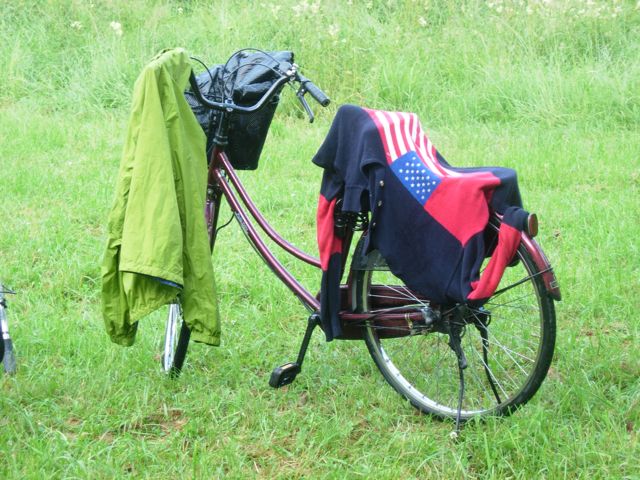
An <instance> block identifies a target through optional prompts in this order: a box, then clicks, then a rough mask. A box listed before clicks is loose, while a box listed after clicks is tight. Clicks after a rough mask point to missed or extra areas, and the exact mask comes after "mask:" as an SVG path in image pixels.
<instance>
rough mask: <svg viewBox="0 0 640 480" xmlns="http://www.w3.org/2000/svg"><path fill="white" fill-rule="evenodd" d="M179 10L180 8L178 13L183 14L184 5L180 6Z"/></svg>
mask: <svg viewBox="0 0 640 480" xmlns="http://www.w3.org/2000/svg"><path fill="white" fill-rule="evenodd" d="M177 10H178V15H182V14H183V13H184V8H182V7H178V8H177Z"/></svg>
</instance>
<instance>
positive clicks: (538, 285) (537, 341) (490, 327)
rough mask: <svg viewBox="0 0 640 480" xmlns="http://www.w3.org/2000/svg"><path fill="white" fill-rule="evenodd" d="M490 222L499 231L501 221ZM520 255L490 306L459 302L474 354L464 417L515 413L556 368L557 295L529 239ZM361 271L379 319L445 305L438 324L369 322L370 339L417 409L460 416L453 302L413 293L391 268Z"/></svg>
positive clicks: (359, 286)
mask: <svg viewBox="0 0 640 480" xmlns="http://www.w3.org/2000/svg"><path fill="white" fill-rule="evenodd" d="M490 228H493V229H495V230H497V228H498V225H497V224H492V225H491V226H490ZM517 259H518V260H519V261H517V262H516V261H514V262H512V264H511V265H512V266H511V267H509V268H507V270H506V271H505V274H504V276H503V278H502V281H501V283H500V285H499V286H498V288H497V290H496V292H497V293H496V294H495V295H494V297H492V298H490V299H489V300H488V301H487V302H486V303H485V305H484V306H483V307H482V308H477V309H474V308H468V307H464V308H460V306H457V307H453V308H458V309H459V310H458V311H461V312H464V313H463V314H462V315H459V316H458V317H457V318H456V320H455V324H456V325H457V327H458V328H460V330H459V333H460V335H461V345H462V349H463V351H464V353H465V356H466V359H467V368H466V369H465V370H464V377H465V389H464V397H463V403H462V408H461V412H460V413H461V416H460V418H461V420H463V421H464V420H468V419H470V418H472V417H476V416H482V415H508V414H510V413H511V412H512V411H513V410H514V409H515V408H517V407H518V406H520V405H523V404H525V403H526V402H527V401H528V400H529V399H531V397H532V396H533V395H534V394H535V393H536V391H537V390H538V388H539V387H540V385H541V383H542V381H543V380H544V378H545V376H546V374H547V371H548V370H549V366H550V364H551V360H552V357H553V350H554V344H555V330H556V325H555V311H554V305H553V300H552V299H551V298H550V297H549V296H548V294H547V292H546V290H545V287H544V284H543V281H542V279H541V277H540V275H539V273H540V272H539V270H538V268H537V266H536V264H535V263H534V262H533V260H532V259H531V255H530V254H529V252H528V251H527V249H526V248H525V246H524V244H520V246H519V247H518V250H517ZM354 273H355V275H354V278H355V289H354V291H355V292H360V293H359V296H360V297H361V298H360V302H361V303H360V306H361V307H360V309H361V310H362V311H363V312H364V313H369V314H371V315H373V316H374V317H373V318H376V316H377V317H381V316H382V315H383V314H384V313H385V312H388V313H398V312H400V311H404V312H414V314H415V312H416V311H422V312H433V311H434V310H433V309H438V308H441V309H442V311H438V314H439V315H441V318H439V320H437V321H436V322H435V323H433V324H432V326H431V327H427V326H421V325H410V324H409V323H410V322H408V321H407V322H406V324H404V325H396V326H393V327H392V329H391V330H390V328H389V326H388V325H386V326H382V325H380V324H378V323H376V321H375V320H372V321H369V322H368V323H367V326H366V332H365V341H366V344H367V347H368V349H369V353H370V354H371V356H372V358H373V360H374V362H375V364H376V365H377V367H378V369H379V370H380V372H381V373H382V375H383V376H384V378H385V379H386V380H387V382H388V383H389V384H391V386H393V388H394V389H395V390H396V391H397V392H398V393H400V394H401V395H402V396H404V397H405V398H406V399H408V400H409V402H410V403H411V404H412V405H413V406H414V407H416V408H418V409H419V410H421V411H423V412H425V413H429V414H432V415H435V416H437V417H441V418H455V417H456V416H457V414H458V400H459V397H458V395H459V391H460V390H459V389H460V384H459V372H458V357H457V355H456V354H455V353H454V351H453V349H452V348H451V347H450V346H449V344H448V342H449V338H450V337H449V335H448V334H447V328H446V325H444V326H443V322H445V321H446V320H445V317H446V314H447V311H446V308H445V307H437V306H434V305H432V304H431V303H430V302H429V301H428V300H427V299H424V298H422V297H421V296H420V295H417V294H415V293H414V292H412V291H411V290H410V289H408V288H407V287H406V286H405V285H404V284H403V283H402V281H400V280H399V279H398V278H397V277H395V276H394V275H393V274H391V272H389V271H388V269H385V268H376V269H368V270H364V271H359V272H354ZM508 287H510V288H508ZM450 311H451V310H450ZM438 324H439V326H438Z"/></svg>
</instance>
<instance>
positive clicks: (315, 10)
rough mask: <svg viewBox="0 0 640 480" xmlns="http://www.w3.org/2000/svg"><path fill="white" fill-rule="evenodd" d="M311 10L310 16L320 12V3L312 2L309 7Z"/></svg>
mask: <svg viewBox="0 0 640 480" xmlns="http://www.w3.org/2000/svg"><path fill="white" fill-rule="evenodd" d="M309 8H310V10H311V13H312V14H314V15H315V14H316V13H318V12H319V11H320V2H314V3H312V4H311V6H310V7H309Z"/></svg>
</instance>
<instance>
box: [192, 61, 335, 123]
mask: <svg viewBox="0 0 640 480" xmlns="http://www.w3.org/2000/svg"><path fill="white" fill-rule="evenodd" d="M281 65H282V66H283V67H285V68H282V67H281V69H280V73H281V76H280V78H278V79H277V80H276V81H275V82H274V83H273V85H271V87H269V90H267V91H266V92H265V93H264V95H263V96H262V97H261V98H260V100H258V101H257V102H256V103H255V104H254V105H252V106H250V107H245V106H242V105H237V104H235V103H234V102H233V99H231V98H230V99H227V100H226V101H225V102H215V101H211V100H209V99H207V98H206V97H205V96H204V95H203V94H202V91H201V90H200V87H199V86H198V81H197V80H196V76H195V74H194V73H193V71H191V74H190V75H189V84H190V85H191V90H193V93H194V95H195V97H196V99H197V100H198V102H200V104H202V105H203V106H205V107H207V108H211V109H214V110H222V111H226V112H240V113H252V112H255V111H257V110H260V109H261V108H262V107H263V106H264V105H265V104H266V103H267V102H268V101H269V100H270V99H271V97H273V96H274V95H275V94H276V93H277V92H278V91H279V90H280V89H281V88H282V87H283V86H284V84H285V83H290V82H292V81H295V82H298V83H299V84H300V88H299V89H298V92H297V94H296V96H297V97H298V100H300V103H301V104H302V106H303V108H304V110H305V111H306V113H307V115H308V116H309V121H310V122H313V119H314V116H313V112H312V111H311V108H310V107H309V104H308V103H307V101H306V100H305V98H304V95H305V94H306V93H307V92H308V93H309V94H310V95H311V96H312V97H313V99H314V100H315V101H316V102H318V103H319V104H320V105H322V106H323V107H326V106H327V105H329V103H331V100H330V99H329V97H327V95H326V94H325V93H324V92H323V91H322V90H320V89H319V88H318V87H317V86H316V85H315V84H314V83H313V82H312V81H311V80H309V79H308V78H307V77H305V76H303V75H301V74H300V73H299V72H298V66H297V65H296V64H295V63H294V64H290V63H288V62H284V63H283V64H281ZM282 70H285V71H284V72H283V71H282Z"/></svg>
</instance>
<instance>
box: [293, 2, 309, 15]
mask: <svg viewBox="0 0 640 480" xmlns="http://www.w3.org/2000/svg"><path fill="white" fill-rule="evenodd" d="M291 8H292V9H293V13H295V15H296V17H299V16H300V15H303V14H305V13H306V12H307V10H309V3H308V2H307V0H302V2H300V3H299V4H298V5H294V6H293V7H291Z"/></svg>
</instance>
